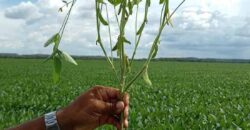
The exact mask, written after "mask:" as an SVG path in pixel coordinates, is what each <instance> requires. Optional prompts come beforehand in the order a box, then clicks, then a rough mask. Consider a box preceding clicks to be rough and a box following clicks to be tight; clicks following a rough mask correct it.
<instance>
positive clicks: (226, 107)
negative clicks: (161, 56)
mask: <svg viewBox="0 0 250 130" xmlns="http://www.w3.org/2000/svg"><path fill="white" fill-rule="evenodd" d="M42 61H43V60H34V59H32V60H31V59H0V129H4V128H7V127H10V126H13V125H17V124H19V123H22V122H24V121H26V120H30V119H32V118H35V117H38V116H41V115H43V114H44V113H46V112H50V111H54V110H57V109H59V108H61V107H63V106H66V105H67V104H69V103H70V102H71V101H72V100H73V99H74V98H75V97H76V96H78V95H79V94H80V93H81V92H84V91H85V90H87V89H88V88H90V87H92V86H94V85H105V86H115V85H116V84H117V83H116V82H117V81H116V80H114V78H115V77H114V76H113V73H112V71H111V70H110V69H107V68H108V67H109V66H108V64H107V63H106V61H105V60H78V61H77V62H78V63H79V65H78V66H73V65H71V64H68V63H65V64H63V65H64V67H63V72H62V73H63V75H62V83H61V84H60V85H59V86H54V85H53V82H52V81H51V72H52V68H53V66H52V63H50V62H48V63H42ZM134 65H135V68H137V67H140V65H142V62H140V61H137V62H135V64H134ZM149 69H150V71H149V76H150V78H151V80H152V83H153V85H152V87H149V86H147V85H145V84H144V82H143V81H142V80H139V81H137V82H136V83H135V84H134V86H132V87H133V89H132V90H133V91H130V92H129V93H130V97H131V98H130V99H131V105H130V108H131V110H130V119H129V123H130V124H129V125H130V126H129V129H132V130H138V129H142V130H166V129H177V130H179V129H208V130H211V129H240V128H242V129H250V64H233V63H195V62H165V61H159V62H156V61H154V62H152V63H151V64H150V67H149ZM137 70H138V69H137ZM134 73H135V72H134ZM105 128H106V129H109V128H110V127H103V129H105Z"/></svg>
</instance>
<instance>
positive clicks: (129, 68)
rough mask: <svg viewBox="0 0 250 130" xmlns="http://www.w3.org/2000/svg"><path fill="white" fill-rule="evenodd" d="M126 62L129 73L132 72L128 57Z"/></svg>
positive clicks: (125, 57) (125, 58) (125, 59)
mask: <svg viewBox="0 0 250 130" xmlns="http://www.w3.org/2000/svg"><path fill="white" fill-rule="evenodd" d="M124 62H125V64H126V68H127V72H128V73H129V72H131V67H130V62H129V59H128V56H127V55H125V56H124Z"/></svg>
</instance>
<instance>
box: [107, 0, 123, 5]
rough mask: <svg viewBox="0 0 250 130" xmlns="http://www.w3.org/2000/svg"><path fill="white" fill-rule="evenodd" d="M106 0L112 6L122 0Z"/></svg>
mask: <svg viewBox="0 0 250 130" xmlns="http://www.w3.org/2000/svg"><path fill="white" fill-rule="evenodd" d="M108 1H109V3H111V4H112V5H114V6H117V5H119V4H120V3H121V2H122V0H108Z"/></svg>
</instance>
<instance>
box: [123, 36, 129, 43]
mask: <svg viewBox="0 0 250 130" xmlns="http://www.w3.org/2000/svg"><path fill="white" fill-rule="evenodd" d="M122 40H123V41H124V42H125V43H128V44H131V42H130V41H129V40H127V39H126V38H125V37H123V39H122Z"/></svg>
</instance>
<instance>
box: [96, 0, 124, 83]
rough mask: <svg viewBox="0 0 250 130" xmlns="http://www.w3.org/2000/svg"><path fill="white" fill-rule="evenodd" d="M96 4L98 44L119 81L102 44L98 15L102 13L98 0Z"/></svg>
mask: <svg viewBox="0 0 250 130" xmlns="http://www.w3.org/2000/svg"><path fill="white" fill-rule="evenodd" d="M95 3H96V26H97V35H98V40H97V42H98V43H99V45H100V47H101V49H102V51H103V53H104V55H105V57H106V60H107V62H108V63H109V64H110V65H111V68H112V70H113V72H114V73H115V76H116V78H117V80H119V78H118V74H117V72H116V69H115V66H114V64H113V63H112V62H111V60H110V58H109V56H108V55H107V52H106V50H105V48H104V46H103V44H102V39H101V34H100V21H99V18H98V15H99V14H98V13H100V12H99V11H98V10H99V9H100V8H99V3H98V2H97V0H96V1H95Z"/></svg>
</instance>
